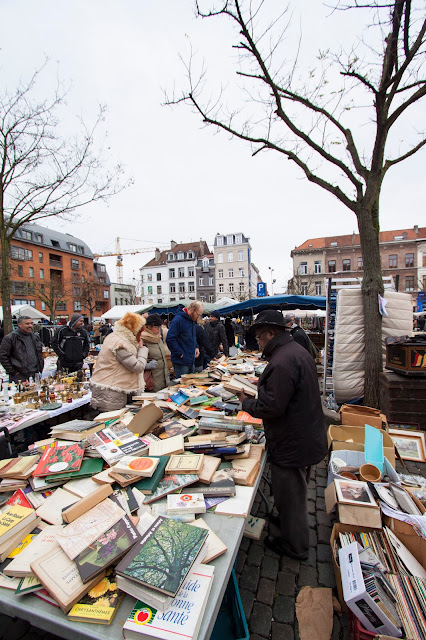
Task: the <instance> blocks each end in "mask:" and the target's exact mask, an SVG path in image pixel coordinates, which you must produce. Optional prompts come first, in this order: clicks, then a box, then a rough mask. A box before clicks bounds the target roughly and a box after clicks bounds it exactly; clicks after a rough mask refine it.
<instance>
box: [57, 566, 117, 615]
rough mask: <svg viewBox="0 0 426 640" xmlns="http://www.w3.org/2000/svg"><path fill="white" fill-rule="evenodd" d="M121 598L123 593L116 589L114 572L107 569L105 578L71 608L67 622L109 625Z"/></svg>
mask: <svg viewBox="0 0 426 640" xmlns="http://www.w3.org/2000/svg"><path fill="white" fill-rule="evenodd" d="M123 596H124V593H123V591H120V590H119V589H118V588H117V584H116V582H115V574H114V570H113V569H112V568H109V569H108V571H107V573H106V576H105V577H104V578H102V580H100V581H99V582H98V584H96V585H95V586H94V587H92V589H90V591H89V593H87V594H86V595H85V596H83V597H82V599H81V600H80V601H79V602H77V604H75V605H74V606H73V608H72V609H71V611H70V612H69V614H68V616H67V617H68V620H74V621H81V622H94V623H97V624H110V623H111V622H112V619H113V618H114V615H115V613H116V611H117V609H118V607H119V606H120V603H121V601H122V599H123Z"/></svg>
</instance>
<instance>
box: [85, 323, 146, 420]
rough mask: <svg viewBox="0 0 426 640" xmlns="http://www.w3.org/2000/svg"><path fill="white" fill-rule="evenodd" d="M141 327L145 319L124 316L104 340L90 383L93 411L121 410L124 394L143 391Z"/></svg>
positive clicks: (144, 359)
mask: <svg viewBox="0 0 426 640" xmlns="http://www.w3.org/2000/svg"><path fill="white" fill-rule="evenodd" d="M144 326H145V318H143V317H142V316H140V315H138V314H137V313H126V314H125V315H124V316H123V318H122V319H121V320H119V321H118V322H116V323H115V326H114V331H113V332H112V333H110V334H109V335H108V336H107V337H106V338H105V340H104V342H103V344H102V348H101V350H100V352H99V355H98V357H97V360H96V366H95V371H94V373H93V375H92V378H91V380H90V386H91V389H92V400H91V403H90V404H91V407H92V408H93V409H99V410H100V411H115V410H117V409H122V408H123V407H124V406H125V405H126V403H127V395H128V394H131V393H140V392H141V391H143V390H144V388H145V383H144V377H143V372H144V369H145V366H146V361H147V358H148V349H147V348H146V347H144V346H143V342H142V339H141V334H142V330H143V327H144Z"/></svg>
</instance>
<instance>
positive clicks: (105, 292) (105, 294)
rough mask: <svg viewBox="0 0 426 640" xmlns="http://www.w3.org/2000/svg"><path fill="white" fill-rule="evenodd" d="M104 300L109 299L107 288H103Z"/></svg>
mask: <svg viewBox="0 0 426 640" xmlns="http://www.w3.org/2000/svg"><path fill="white" fill-rule="evenodd" d="M104 300H109V291H108V289H104Z"/></svg>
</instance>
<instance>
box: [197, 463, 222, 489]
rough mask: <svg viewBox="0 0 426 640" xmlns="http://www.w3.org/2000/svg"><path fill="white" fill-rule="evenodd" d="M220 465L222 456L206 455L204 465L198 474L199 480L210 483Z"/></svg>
mask: <svg viewBox="0 0 426 640" xmlns="http://www.w3.org/2000/svg"><path fill="white" fill-rule="evenodd" d="M219 465H220V458H215V457H214V456H204V458H203V466H202V467H201V470H200V472H199V474H198V481H199V482H202V483H203V484H210V482H211V481H212V479H213V476H214V474H215V472H216V471H217V469H218V467H219Z"/></svg>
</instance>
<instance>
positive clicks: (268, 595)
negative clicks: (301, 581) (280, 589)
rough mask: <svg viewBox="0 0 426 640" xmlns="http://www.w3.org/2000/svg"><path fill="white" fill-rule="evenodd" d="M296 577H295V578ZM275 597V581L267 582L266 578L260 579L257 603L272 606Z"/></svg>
mask: <svg viewBox="0 0 426 640" xmlns="http://www.w3.org/2000/svg"><path fill="white" fill-rule="evenodd" d="M293 577H294V576H293ZM274 596H275V581H274V580H267V579H266V578H260V581H259V586H258V588H257V597H256V599H257V601H258V602H263V604H268V605H270V606H271V605H272V604H273V602H274Z"/></svg>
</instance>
